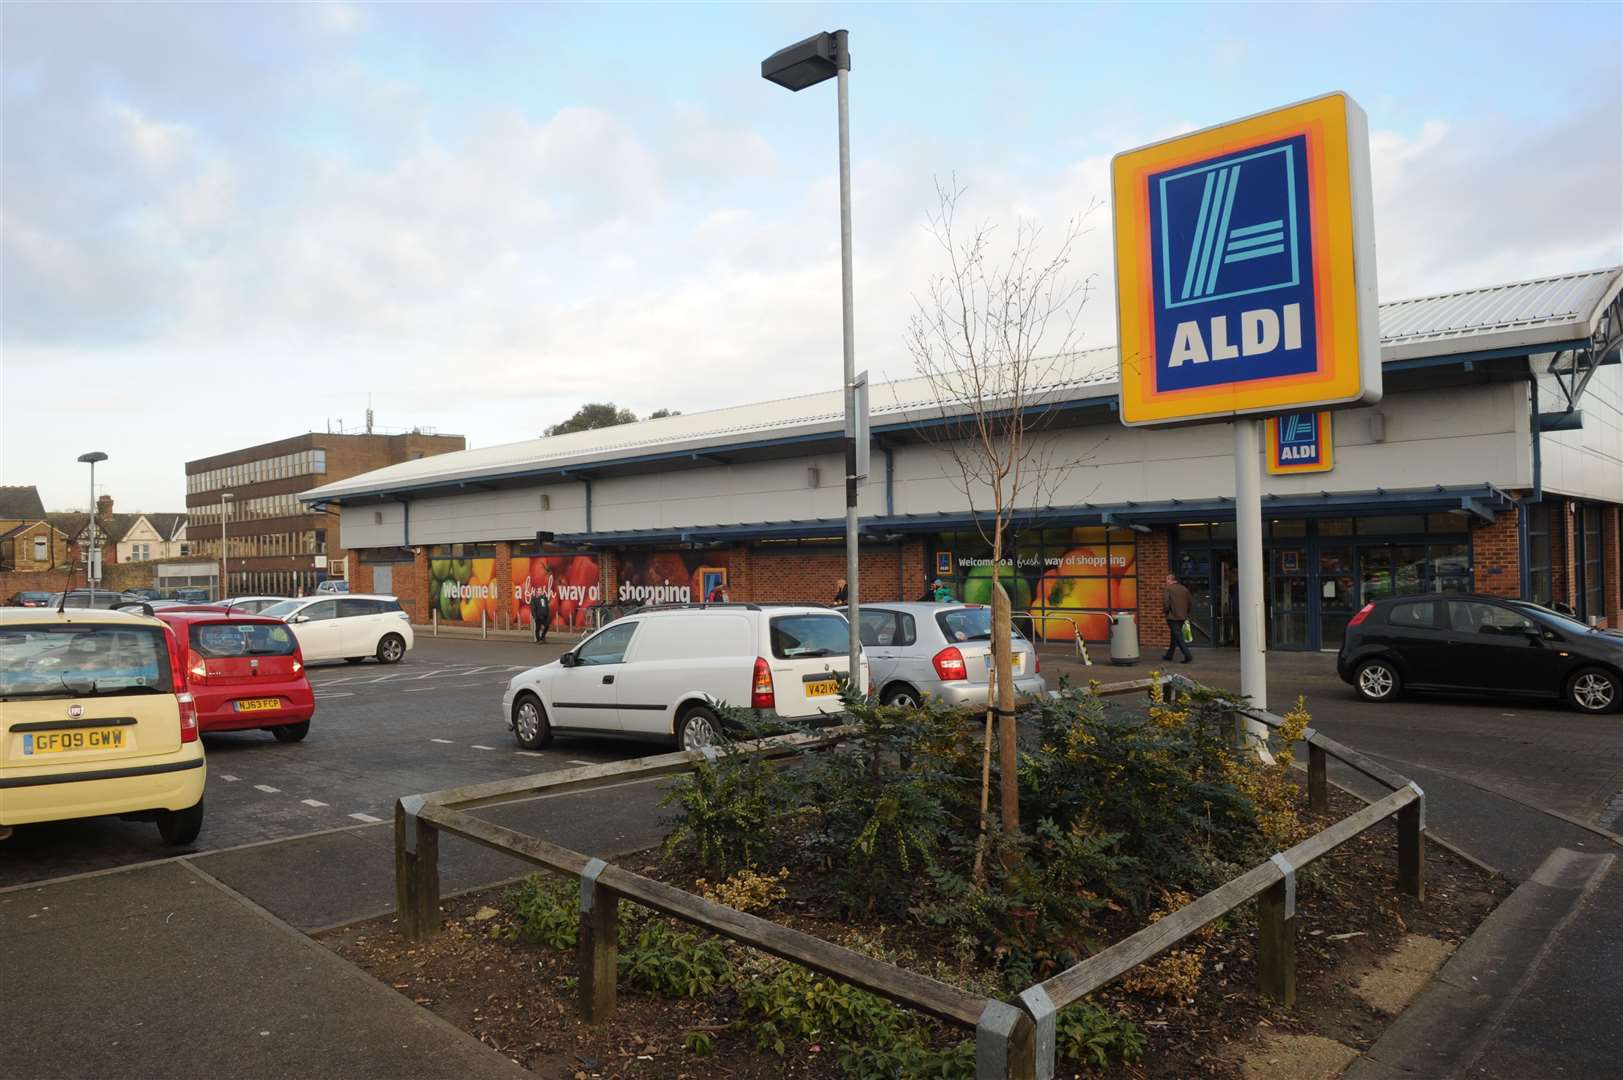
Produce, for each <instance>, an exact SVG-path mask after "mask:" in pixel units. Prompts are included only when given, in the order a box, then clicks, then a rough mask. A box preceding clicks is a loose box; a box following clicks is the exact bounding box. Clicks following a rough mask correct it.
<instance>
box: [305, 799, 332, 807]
mask: <svg viewBox="0 0 1623 1080" xmlns="http://www.w3.org/2000/svg"><path fill="white" fill-rule="evenodd" d="M299 801H300V802H302V803H303V804H304V805H306V806H326V805H327V804H326V803H324V802H322V801H321V800H320V799H300V800H299Z"/></svg>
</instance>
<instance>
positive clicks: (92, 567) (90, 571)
mask: <svg viewBox="0 0 1623 1080" xmlns="http://www.w3.org/2000/svg"><path fill="white" fill-rule="evenodd" d="M95 550H96V463H95V462H94V461H92V462H91V463H90V539H89V540H88V541H87V542H86V544H85V584H86V585H88V586H90V606H91V607H92V608H94V607H95V606H96V578H95V573H96V562H95V555H94V552H95ZM68 584H69V585H71V584H72V581H71V580H70V581H69V583H68ZM66 587H67V586H64V588H66Z"/></svg>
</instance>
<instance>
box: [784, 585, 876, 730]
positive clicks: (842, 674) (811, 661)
mask: <svg viewBox="0 0 1623 1080" xmlns="http://www.w3.org/2000/svg"><path fill="white" fill-rule="evenodd" d="M850 634H851V624H850V623H848V622H846V621H845V616H843V615H839V614H836V613H835V612H832V611H808V612H802V613H799V614H792V615H774V616H772V618H771V620H770V622H769V624H768V636H769V637H770V639H771V648H772V655H771V657H769V658H768V660H767V663H768V666H769V667H770V668H771V669H772V691H773V696H774V698H775V705H774V708H775V710H776V711H777V713H778V715H779V716H786V717H799V716H816V715H818V714H819V713H831V712H840V711H841V710H843V709H844V708H845V706H844V704H843V703H842V702H841V701H840V684H841V683H842V682H844V681H845V678H846V673H847V672H848V671H849V669H850V666H851V665H850V662H849V659H848V657H849V650H850V642H851V638H850ZM863 676H864V672H858V674H857V677H858V679H859V680H862V679H863ZM859 689H863V690H866V689H867V687H866V685H863V686H862V687H860V688H859Z"/></svg>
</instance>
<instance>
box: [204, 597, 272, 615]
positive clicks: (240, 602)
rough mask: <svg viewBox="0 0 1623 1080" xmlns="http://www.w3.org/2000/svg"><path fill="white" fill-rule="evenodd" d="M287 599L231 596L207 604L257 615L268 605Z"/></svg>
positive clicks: (244, 613)
mask: <svg viewBox="0 0 1623 1080" xmlns="http://www.w3.org/2000/svg"><path fill="white" fill-rule="evenodd" d="M287 599H288V598H287V597H285V596H233V597H232V598H231V599H229V600H218V601H216V602H214V603H213V604H210V605H209V606H210V607H220V608H225V609H226V610H227V611H235V612H237V613H239V614H242V615H258V614H259V613H260V612H261V611H264V610H265V609H266V608H268V607H275V606H276V605H277V604H281V603H285V602H286V601H287Z"/></svg>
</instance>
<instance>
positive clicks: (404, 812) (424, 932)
mask: <svg viewBox="0 0 1623 1080" xmlns="http://www.w3.org/2000/svg"><path fill="white" fill-rule="evenodd" d="M422 808H423V797H422V796H421V795H407V796H405V797H404V798H402V799H400V800H399V801H398V802H396V803H395V804H394V857H395V862H394V891H395V911H396V913H397V914H398V916H399V919H400V932H401V934H403V935H405V936H406V937H407V938H410V939H412V940H414V941H421V940H423V939H425V938H431V937H433V936H434V935H435V934H437V933H439V930H440V831H439V830H438V829H436V828H434V826H432V825H430V824H429V823H428V822H426V821H424V820H423V819H422V818H421V817H419V816H418V811H420V810H421V809H422Z"/></svg>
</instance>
